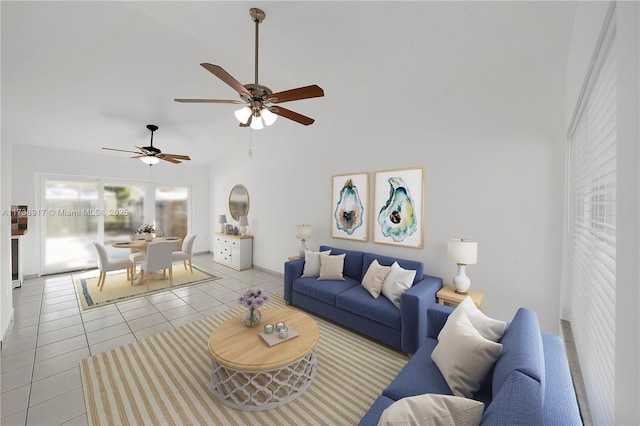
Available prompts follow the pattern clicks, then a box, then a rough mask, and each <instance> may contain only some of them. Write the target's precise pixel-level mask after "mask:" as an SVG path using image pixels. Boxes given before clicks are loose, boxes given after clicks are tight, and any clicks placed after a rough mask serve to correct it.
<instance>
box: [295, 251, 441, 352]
mask: <svg viewBox="0 0 640 426" xmlns="http://www.w3.org/2000/svg"><path fill="white" fill-rule="evenodd" d="M326 250H331V254H332V255H339V254H343V253H344V254H345V259H344V269H343V274H344V278H345V280H344V281H331V280H329V281H326V280H325V281H319V280H318V279H317V278H313V277H304V278H302V277H301V275H302V272H303V269H304V259H296V260H292V261H288V262H286V263H285V265H284V299H285V301H286V302H287V303H290V304H292V305H295V306H298V307H300V308H303V309H305V310H307V311H310V312H313V313H315V314H318V315H320V316H323V317H325V318H327V319H330V320H331V321H334V322H337V323H339V324H342V325H344V326H345V327H348V328H350V329H352V330H355V331H357V332H359V333H362V334H364V335H367V336H369V337H372V338H374V339H376V340H379V341H380V342H383V343H386V344H387V345H390V346H392V347H394V348H397V349H399V350H401V351H403V352H405V353H408V354H413V353H414V352H415V351H417V350H418V348H419V347H420V346H421V345H422V343H423V342H424V341H425V340H426V338H427V308H429V307H430V306H431V305H433V304H435V303H436V293H437V292H438V290H440V288H441V287H442V278H437V277H431V276H428V275H423V268H424V267H423V264H422V262H418V261H415V260H405V259H397V258H394V257H389V256H382V255H377V254H373V253H366V252H362V251H355V250H343V249H339V248H335V247H328V246H320V251H326ZM374 259H377V260H378V263H380V265H384V266H391V265H392V264H393V262H398V265H400V266H401V267H402V268H404V269H411V270H415V271H416V276H415V279H414V281H413V285H412V287H411V288H409V289H408V290H407V291H406V292H405V293H404V294H403V295H402V298H401V299H400V309H398V308H397V307H396V306H395V305H394V304H393V303H391V301H390V300H389V299H387V298H386V297H385V296H383V295H381V296H380V297H378V298H377V299H374V298H373V297H372V296H371V295H370V294H369V292H367V290H366V289H365V288H364V287H362V285H361V284H360V282H361V281H362V277H363V276H364V274H365V273H366V272H367V269H368V268H369V265H370V264H371V262H373V260H374Z"/></svg>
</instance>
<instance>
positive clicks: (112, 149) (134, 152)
mask: <svg viewBox="0 0 640 426" xmlns="http://www.w3.org/2000/svg"><path fill="white" fill-rule="evenodd" d="M102 149H106V150H108V151H120V152H131V153H132V154H142V152H136V151H129V150H126V149H115V148H102Z"/></svg>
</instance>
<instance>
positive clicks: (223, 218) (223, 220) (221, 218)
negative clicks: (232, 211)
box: [218, 214, 227, 223]
mask: <svg viewBox="0 0 640 426" xmlns="http://www.w3.org/2000/svg"><path fill="white" fill-rule="evenodd" d="M218 223H227V215H225V214H221V215H220V216H218Z"/></svg>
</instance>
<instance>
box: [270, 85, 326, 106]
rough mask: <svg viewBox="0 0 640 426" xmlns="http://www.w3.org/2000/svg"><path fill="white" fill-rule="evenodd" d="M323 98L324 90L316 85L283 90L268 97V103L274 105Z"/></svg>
mask: <svg viewBox="0 0 640 426" xmlns="http://www.w3.org/2000/svg"><path fill="white" fill-rule="evenodd" d="M321 96H324V90H322V89H321V88H320V86H318V85H315V84H313V85H311V86H305V87H298V88H297V89H291V90H285V91H283V92H277V93H273V94H271V95H269V97H268V98H267V100H268V101H270V102H273V103H275V104H278V103H282V102H289V101H297V100H299V99H309V98H319V97H321Z"/></svg>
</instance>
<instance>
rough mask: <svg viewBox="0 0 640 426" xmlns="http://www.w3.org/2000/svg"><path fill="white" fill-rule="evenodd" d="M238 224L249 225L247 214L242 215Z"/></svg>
mask: <svg viewBox="0 0 640 426" xmlns="http://www.w3.org/2000/svg"><path fill="white" fill-rule="evenodd" d="M238 226H249V220H248V219H247V217H246V216H240V220H239V221H238Z"/></svg>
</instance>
